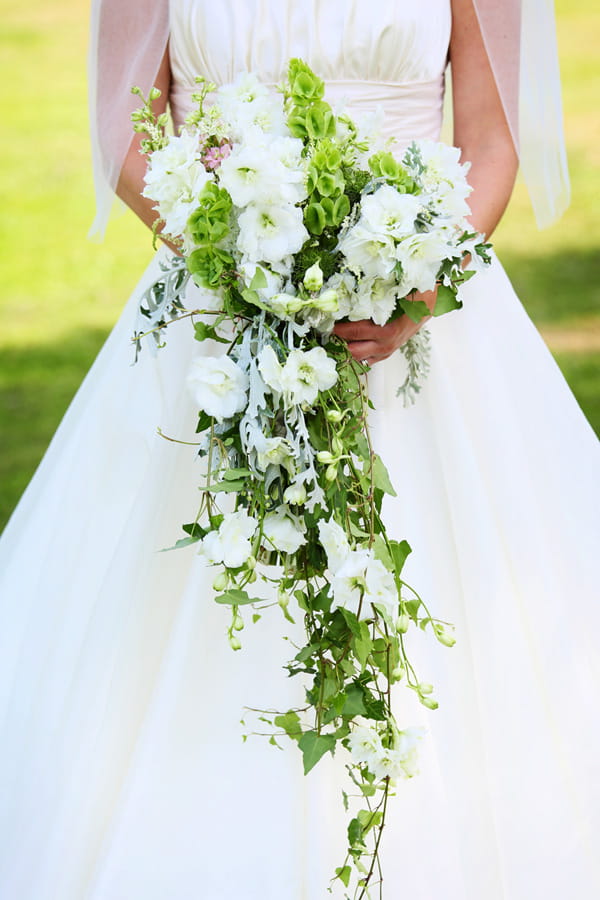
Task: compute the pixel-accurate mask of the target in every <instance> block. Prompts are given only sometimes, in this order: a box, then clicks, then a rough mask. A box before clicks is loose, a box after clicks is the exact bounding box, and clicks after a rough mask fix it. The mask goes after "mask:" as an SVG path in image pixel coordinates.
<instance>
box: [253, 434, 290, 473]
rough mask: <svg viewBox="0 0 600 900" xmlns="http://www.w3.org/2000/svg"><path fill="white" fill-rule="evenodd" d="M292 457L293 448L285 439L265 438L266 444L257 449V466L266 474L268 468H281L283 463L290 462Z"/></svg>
mask: <svg viewBox="0 0 600 900" xmlns="http://www.w3.org/2000/svg"><path fill="white" fill-rule="evenodd" d="M292 455H293V450H292V447H291V446H290V443H289V441H287V440H286V439H285V438H283V437H270V438H264V443H261V444H260V445H257V447H256V465H257V467H258V468H259V469H261V471H263V472H264V471H265V470H266V469H267V466H280V465H281V464H282V463H286V462H289V460H290V459H291V458H292Z"/></svg>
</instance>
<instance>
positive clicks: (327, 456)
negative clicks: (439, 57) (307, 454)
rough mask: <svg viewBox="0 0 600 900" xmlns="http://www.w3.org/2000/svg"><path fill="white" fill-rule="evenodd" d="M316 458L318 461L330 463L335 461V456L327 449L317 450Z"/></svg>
mask: <svg viewBox="0 0 600 900" xmlns="http://www.w3.org/2000/svg"><path fill="white" fill-rule="evenodd" d="M317 459H318V460H319V462H320V463H325V464H326V465H327V464H331V463H332V462H335V456H333V454H332V453H330V452H329V450H319V452H318V453H317Z"/></svg>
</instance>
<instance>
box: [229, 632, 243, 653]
mask: <svg viewBox="0 0 600 900" xmlns="http://www.w3.org/2000/svg"><path fill="white" fill-rule="evenodd" d="M229 646H230V647H231V649H232V650H241V649H242V644H241V641H240V640H239V639H238V638H237V637H236V636H235V634H230V635H229Z"/></svg>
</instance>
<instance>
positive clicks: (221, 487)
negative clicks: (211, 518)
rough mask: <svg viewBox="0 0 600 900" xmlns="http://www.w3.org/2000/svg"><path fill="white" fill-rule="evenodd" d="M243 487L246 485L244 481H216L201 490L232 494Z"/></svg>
mask: <svg viewBox="0 0 600 900" xmlns="http://www.w3.org/2000/svg"><path fill="white" fill-rule="evenodd" d="M245 487H247V482H246V481H217V482H216V483H215V484H211V485H210V487H205V488H203V490H205V491H209V492H210V493H211V494H223V493H225V494H234V493H237V492H238V491H241V490H243V489H244V488H245Z"/></svg>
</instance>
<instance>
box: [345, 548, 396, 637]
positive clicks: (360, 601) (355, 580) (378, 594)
mask: <svg viewBox="0 0 600 900" xmlns="http://www.w3.org/2000/svg"><path fill="white" fill-rule="evenodd" d="M331 591H332V594H333V601H332V604H331V608H332V609H337V608H340V607H341V608H343V609H348V610H350V612H353V613H354V615H355V616H358V617H359V618H360V619H370V618H372V617H373V615H374V608H373V604H375V606H376V607H377V610H378V611H379V612H381V613H382V614H383V615H384V617H385V618H387V620H388V622H394V621H395V618H396V616H397V613H398V593H397V591H396V585H395V583H394V578H393V576H392V574H391V572H389V571H388V570H387V569H386V568H385V566H384V565H383V563H382V562H381V561H380V560H378V559H375V557H374V556H373V551H372V550H369V549H367V548H365V547H360V548H358V549H357V550H350V551H349V553H348V554H347V555H346V558H345V560H344V562H343V563H342V564H341V565H340V566H339V567H338V568H337V569H336V570H335V572H334V575H333V579H332V581H331Z"/></svg>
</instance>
